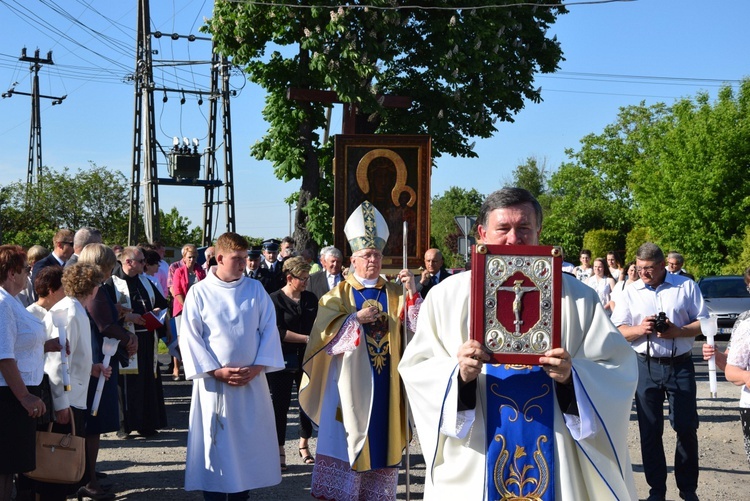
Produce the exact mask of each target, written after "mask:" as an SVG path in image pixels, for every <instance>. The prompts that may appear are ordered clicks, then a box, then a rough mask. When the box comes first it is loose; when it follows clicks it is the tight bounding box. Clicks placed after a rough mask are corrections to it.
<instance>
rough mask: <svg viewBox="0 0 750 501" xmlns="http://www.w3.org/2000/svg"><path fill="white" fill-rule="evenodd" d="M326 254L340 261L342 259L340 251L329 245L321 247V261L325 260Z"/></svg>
mask: <svg viewBox="0 0 750 501" xmlns="http://www.w3.org/2000/svg"><path fill="white" fill-rule="evenodd" d="M328 254H330V255H332V256H333V257H335V258H338V259H342V260H343V259H344V255H343V254H342V253H341V251H340V250H338V249H337V248H336V247H334V246H333V245H329V246H327V247H323V248H322V249H320V258H321V259H323V258H325V257H326V256H327V255H328Z"/></svg>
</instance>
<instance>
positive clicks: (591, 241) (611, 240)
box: [583, 230, 622, 261]
mask: <svg viewBox="0 0 750 501" xmlns="http://www.w3.org/2000/svg"><path fill="white" fill-rule="evenodd" d="M620 241H621V239H620V235H619V232H618V231H617V230H590V231H587V232H586V233H585V234H584V235H583V248H584V249H589V250H590V251H591V259H592V261H593V259H595V258H597V257H606V256H607V252H609V251H611V250H617V249H621V248H622V245H621V244H620Z"/></svg>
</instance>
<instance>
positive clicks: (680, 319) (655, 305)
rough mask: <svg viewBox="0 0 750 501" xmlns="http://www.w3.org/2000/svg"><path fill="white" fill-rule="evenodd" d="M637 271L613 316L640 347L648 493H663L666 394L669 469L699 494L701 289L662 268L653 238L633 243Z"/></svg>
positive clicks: (689, 494)
mask: <svg viewBox="0 0 750 501" xmlns="http://www.w3.org/2000/svg"><path fill="white" fill-rule="evenodd" d="M635 263H636V267H637V270H638V273H639V276H640V279H639V280H637V281H635V282H633V283H632V284H631V285H630V286H629V287H626V288H625V289H623V291H622V293H621V294H620V296H619V298H618V301H617V303H616V305H615V311H614V313H613V314H612V323H614V324H615V325H616V326H617V328H618V329H619V330H620V332H621V333H622V335H623V336H624V337H625V339H626V340H627V341H629V342H630V345H631V346H632V347H633V349H634V350H635V352H636V353H637V355H638V387H637V389H636V393H635V405H636V410H637V412H638V427H639V429H640V435H641V455H642V457H643V470H644V473H645V474H646V481H647V482H648V484H649V486H650V491H649V497H648V500H649V501H661V500H664V498H665V495H666V492H667V485H666V482H667V462H666V458H665V457H664V445H663V443H662V434H663V432H664V411H663V406H664V399H665V398H666V399H667V401H668V402H669V421H670V424H671V425H672V428H673V429H674V430H675V433H676V434H677V445H676V449H675V465H674V473H675V480H676V481H677V488H678V489H679V491H680V497H681V498H682V499H685V500H687V501H695V500H697V499H698V497H697V495H696V489H697V487H698V434H697V429H698V409H697V407H696V400H695V398H696V383H695V367H694V366H693V360H692V348H693V343H694V341H695V336H697V335H698V334H700V332H701V328H700V321H699V320H700V319H701V318H706V317H707V316H708V311H707V309H706V306H705V304H704V303H703V296H702V295H701V292H700V289H698V286H697V285H696V284H695V282H693V281H692V280H690V279H688V278H686V277H682V276H679V275H673V274H671V273H667V270H666V268H665V264H664V253H663V252H662V250H661V249H660V248H659V247H658V246H657V245H655V244H653V243H650V242H649V243H645V244H643V245H641V246H640V247H639V248H638V251H637V252H636V259H635Z"/></svg>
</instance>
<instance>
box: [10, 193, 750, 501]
mask: <svg viewBox="0 0 750 501" xmlns="http://www.w3.org/2000/svg"><path fill="white" fill-rule="evenodd" d="M542 219H543V218H542V210H541V206H540V205H539V203H538V202H537V201H536V199H535V198H534V197H533V196H532V195H531V194H530V193H528V192H527V191H525V190H522V189H518V188H504V189H502V190H499V191H497V192H495V193H492V194H491V195H489V196H488V197H487V199H486V200H485V202H484V204H483V206H482V209H481V211H480V214H479V217H478V219H477V227H476V231H477V236H478V241H479V242H482V243H485V244H491V245H516V246H524V245H538V242H539V236H540V234H541V230H542V222H543V220H542ZM344 232H345V234H346V238H347V241H348V244H349V247H350V250H351V255H350V256H349V266H348V267H344V266H343V264H344V254H343V252H342V250H341V249H337V248H335V247H332V246H329V247H324V248H322V249H321V250H320V253H319V256H318V259H314V255H313V254H312V252H310V251H309V250H307V249H305V250H300V251H297V250H295V249H294V241H293V240H292V239H291V238H289V237H286V238H284V239H283V240H281V241H279V240H274V239H269V240H265V241H264V242H263V243H262V244H261V245H260V246H257V247H254V246H252V247H251V246H249V245H248V242H247V240H246V239H245V238H244V237H242V236H240V235H238V234H236V233H232V232H227V233H225V234H223V235H221V236H220V237H219V238H218V239H217V240H216V242H215V244H214V245H213V246H211V247H208V248H206V249H205V250H204V258H205V259H204V260H203V262H200V263H199V252H198V249H197V248H196V246H195V245H193V244H186V245H184V246H183V247H182V249H181V256H180V259H178V260H176V261H174V262H173V263H172V264H168V263H167V262H166V261H165V260H164V252H165V249H164V246H163V245H161V244H160V243H159V242H154V243H151V244H142V245H139V246H137V247H119V248H115V247H108V246H106V245H104V244H103V243H102V235H101V233H100V232H99V231H98V230H96V229H94V228H81V229H79V230H78V231H76V232H72V231H70V230H60V231H58V232H57V234H56V235H55V236H54V238H53V242H52V251H51V252H49V253H47V252H46V251H45V249H44V248H43V247H41V246H34V247H32V248H30V249H29V250H28V252H27V251H25V250H24V249H23V248H21V247H18V246H15V245H3V246H0V317H2V318H4V319H7V321H4V322H3V323H2V327H0V405H3V406H4V409H7V411H5V410H4V412H3V413H0V447H2V448H4V449H5V448H13V450H17V451H18V454H16V455H12V456H9V455H3V457H2V458H1V459H0V501H5V500H6V499H11V492H12V489H13V486H14V481H15V488H16V493H17V494H16V499H33V498H34V497H35V496H36V497H37V498H38V499H42V500H56V499H65V498H66V496H69V495H73V494H77V495H78V496H79V498H90V499H113V498H114V497H115V493H113V492H111V491H110V490H108V488H107V486H106V483H105V481H102V480H101V479H102V478H103V477H105V476H106V473H104V472H99V471H97V468H96V461H97V457H98V453H99V446H100V435H101V434H103V433H111V432H117V436H118V437H120V438H122V439H127V438H128V437H130V436H131V435H132V434H136V433H137V434H138V435H140V436H142V437H145V438H149V437H153V436H154V435H157V434H158V433H159V430H160V429H163V428H164V427H166V426H167V419H166V418H167V416H166V409H165V404H164V395H163V388H162V379H161V375H160V371H159V367H158V361H157V357H156V355H157V343H158V340H159V338H163V339H165V341H166V342H167V344H173V345H174V343H171V341H172V340H176V349H175V350H173V352H172V353H173V354H174V355H175V356H174V358H173V360H172V363H171V364H170V367H169V369H168V373H171V376H172V378H173V379H174V380H180V379H183V378H185V379H187V380H190V381H192V399H191V409H190V418H189V419H190V425H189V431H188V439H187V457H186V467H185V489H186V490H188V491H202V493H203V497H204V499H206V500H219V499H221V500H225V499H226V500H244V499H248V497H249V496H250V491H251V490H253V489H259V488H263V487H267V486H271V485H275V484H278V483H280V482H281V481H282V478H283V473H284V472H285V471H286V470H287V458H286V455H285V449H284V443H285V441H286V437H287V414H288V411H289V408H290V404H291V400H292V398H293V396H294V393H295V389H296V393H297V395H298V398H299V403H300V409H299V419H298V422H299V426H298V430H297V431H296V433H295V432H292V433H295V435H298V440H299V442H298V454H299V457H300V459H301V460H302V463H303V464H305V465H309V467H310V468H311V469H312V482H311V494H312V496H313V497H316V498H318V499H326V500H342V501H343V500H374V499H378V500H380V499H384V500H387V499H396V490H397V486H398V468H399V466H400V465H401V464H402V457H403V453H404V449H405V448H406V447H407V445H408V442H409V441H410V440H411V437H412V435H411V426H414V427H415V429H416V431H417V432H418V434H419V439H420V445H421V448H422V451H423V455H424V457H425V460H426V462H427V475H426V478H425V486H424V493H425V494H424V496H425V499H448V498H454V497H456V498H457V497H465V498H468V499H495V498H502V499H510V498H518V499H527V498H528V499H531V498H533V499H539V500H553V499H555V500H578V499H597V500H598V499H637V498H638V496H637V493H636V488H635V483H634V480H633V472H632V466H631V463H630V454H629V451H628V446H627V442H626V437H627V426H628V420H629V416H630V409H631V406H632V403H633V401H634V400H635V407H636V411H637V417H638V426H639V430H640V441H641V451H642V461H643V465H644V472H645V475H646V480H647V482H648V484H649V493H648V500H650V501H657V500H663V499H665V496H666V491H667V489H666V482H667V465H666V459H665V455H664V447H663V444H662V435H663V429H664V415H663V404H664V401H665V400H666V401H667V402H668V404H669V407H670V412H669V420H670V424H671V426H672V428H673V429H674V430H675V432H676V435H677V446H676V450H675V465H674V476H675V480H676V484H677V487H678V489H679V492H680V496H681V497H682V498H683V499H686V500H695V499H698V498H697V494H696V491H697V485H698V469H699V468H698V459H699V457H698V439H697V427H698V413H697V407H696V384H695V369H694V366H693V361H692V357H691V348H692V345H693V342H694V339H695V336H696V335H698V334H699V333H700V319H701V318H704V317H706V316H707V314H708V313H707V309H706V306H705V304H704V302H703V298H702V296H701V293H700V290H699V289H698V287H697V285H696V284H695V282H694V281H693V279H692V276H689V275H688V274H686V272H685V271H684V269H683V268H682V267H683V265H684V259H683V258H682V256H680V255H679V254H678V253H675V252H670V253H668V255H667V256H666V257H665V255H664V253H663V252H662V250H661V249H660V248H659V247H658V246H657V245H655V244H653V243H644V244H643V245H642V246H641V247H640V248H639V249H638V251H637V252H636V256H635V260H634V261H632V262H630V263H627V264H626V265H625V266H622V265H620V262H619V260H618V256H617V254H616V253H615V252H609V253H607V254H606V255H605V256H602V257H595V258H593V256H592V253H591V251H589V250H587V249H583V250H582V251H581V252H580V254H579V259H580V265H578V266H573V265H570V264H568V263H566V267H565V271H567V272H569V273H566V274H564V275H563V280H562V298H561V305H560V307H561V311H562V325H563V332H562V337H561V345H560V346H555V347H550V348H549V349H548V350H547V351H545V352H544V353H541V354H540V355H539V357H538V360H536V362H535V363H532V364H531V365H522V366H521V365H517V366H516V365H497V364H493V363H489V362H490V361H491V357H490V354H489V353H488V350H487V348H486V347H485V346H484V345H483V344H482V343H481V342H480V341H478V340H475V339H472V336H471V335H470V316H471V311H472V301H471V292H470V291H471V284H472V275H471V272H464V273H454V274H451V273H450V272H449V271H448V270H447V269H446V267H445V263H444V259H443V256H442V254H441V253H440V251H439V250H438V249H429V250H427V251H426V253H425V255H424V267H423V268H421V269H420V271H421V273H420V274H419V275H418V276H416V277H415V276H414V274H412V272H410V271H409V270H407V269H403V270H400V271H394V272H393V273H394V275H393V276H392V277H386V276H385V275H384V270H383V249H384V248H385V246H386V243H387V241H388V237H389V232H388V224H387V222H386V221H385V219H384V218H383V216H382V214H381V213H380V212H379V211H378V210H377V209H376V208H375V207H374V206H373V205H372V204H370V203H369V202H367V201H365V202H363V203H362V204H361V205H360V206H359V207H358V208H357V209H356V210H355V211H354V212H353V213H352V214H351V216H350V218H349V219H348V220H347V222H346V225H345V227H344ZM592 258H593V259H592ZM745 280H746V282H747V283H748V284H750V268H749V269H748V271H747V272H746V275H745ZM749 287H750V285H749ZM749 318H750V312H748V313H746V314H745V315H743V316H741V317H740V319H739V320H738V322H737V324H736V326H735V329H734V332H733V334H732V342H731V345H730V348H728V349H727V351H726V352H724V353H721V352H716V350H714V348H713V347H712V346H708V345H706V346H704V356H705V357H706V358H708V357H710V356H715V357H716V360H717V364H718V366H719V368H721V369H723V370H725V371H726V375H727V379H729V380H730V381H732V382H734V383H736V384H738V385H741V386H742V392H741V398H740V418H741V422H742V426H743V432H744V434H745V447H746V451H747V453H748V460H749V461H750V412H748V409H750V390H748V388H749V387H750V386H748V385H750V376H748V374H750V372H749V369H750V349H748V347H749V346H750V341H749V340H750V320H748V319H749ZM61 328H62V329H65V332H66V334H67V339H66V343H65V345H62V344H61V343H60V342H59V339H58V333H59V332H60V329H61ZM110 339H111V340H113V342H116V343H117V352H116V354H115V355H114V356H112V358H111V362H110V363H109V364H108V365H107V366H105V365H104V363H103V361H104V359H105V357H104V352H105V344H106V343H107V342H108V340H110ZM63 360H65V364H64V363H63ZM66 366H67V371H68V373H69V376H70V379H69V385H66V384H64V383H63V377H62V376H63V371H64V370H65V367H66ZM181 366H182V369H183V371H182V373H181V370H180V367H181ZM100 377H101V378H104V380H105V383H104V389H103V392H102V396H101V402H100V403H99V404H98V408H97V409H94V408H93V405H94V404H93V403H94V400H95V399H94V392H95V389H96V386H97V382H98V381H99V379H100ZM66 381H67V379H66ZM409 407H411V412H412V416H411V419H410V418H408V417H407V408H409ZM50 423H54V429H56V430H60V431H67V430H69V429H71V424H75V432H76V433H77V434H78V435H81V436H83V437H85V439H86V470H85V473H84V476H83V478H82V479H81V480H80V482H78V483H77V484H75V485H73V486H68V485H60V484H45V483H42V482H36V481H31V480H30V479H28V478H26V477H24V476H23V473H25V472H28V471H30V470H33V469H34V466H35V458H34V440H35V433H36V431H37V430H42V429H46V428H47V426H48V425H49V424H50ZM316 431H317V446H316V450H314V451H313V450H311V446H310V445H311V443H310V438H311V437H312V436H313V434H314V433H315V432H316ZM6 450H7V449H6ZM270 458H274V459H270ZM276 458H278V460H276ZM14 479H15V480H14Z"/></svg>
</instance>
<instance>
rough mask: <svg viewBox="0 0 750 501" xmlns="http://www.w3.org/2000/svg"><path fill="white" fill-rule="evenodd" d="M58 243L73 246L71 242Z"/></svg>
mask: <svg viewBox="0 0 750 501" xmlns="http://www.w3.org/2000/svg"><path fill="white" fill-rule="evenodd" d="M60 243H61V244H63V245H70V246H71V247H73V242H60Z"/></svg>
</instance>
